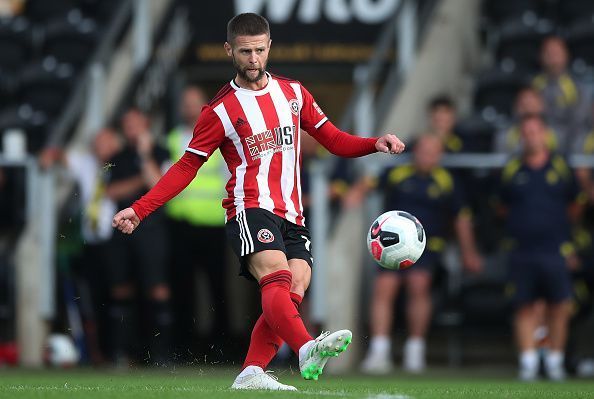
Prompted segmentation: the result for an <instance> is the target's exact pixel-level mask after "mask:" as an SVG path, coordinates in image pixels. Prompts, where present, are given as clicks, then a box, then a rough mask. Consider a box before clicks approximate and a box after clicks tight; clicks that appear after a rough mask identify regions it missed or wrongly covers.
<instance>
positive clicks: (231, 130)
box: [186, 73, 328, 225]
mask: <svg viewBox="0 0 594 399" xmlns="http://www.w3.org/2000/svg"><path fill="white" fill-rule="evenodd" d="M267 76H268V84H267V85H266V87H264V88H263V89H261V90H248V89H244V88H241V87H239V86H237V85H236V84H235V82H234V81H231V82H230V83H229V84H227V85H225V86H224V87H223V88H222V89H221V90H220V91H219V93H218V94H217V95H216V96H215V97H214V98H213V100H212V101H211V102H210V103H209V104H208V105H205V106H204V108H203V110H202V114H201V116H200V119H199V120H198V122H197V124H196V127H195V128H194V134H193V138H192V140H191V141H190V144H189V146H188V148H187V149H186V151H189V152H192V153H195V154H198V155H200V156H203V157H205V158H207V159H208V157H210V155H211V154H212V153H213V152H214V151H215V150H216V149H217V148H219V149H220V150H221V154H222V155H223V158H224V159H225V162H226V164H227V167H228V169H229V172H230V173H231V176H230V178H229V181H228V182H227V185H226V191H227V198H225V199H224V200H223V207H224V208H225V209H226V210H227V220H229V219H231V218H232V217H234V216H235V215H236V214H237V213H239V212H242V211H244V210H245V209H247V208H261V209H266V210H268V211H270V212H273V213H274V214H276V215H278V216H280V217H282V218H284V219H286V220H288V221H290V222H292V223H295V224H298V225H304V217H303V204H302V202H301V177H300V169H301V148H300V131H301V129H304V130H306V131H307V132H309V133H310V134H312V135H314V137H315V132H316V130H317V128H319V127H320V126H321V125H322V124H324V122H326V121H327V120H328V118H327V117H326V115H325V114H324V112H323V111H322V110H321V109H320V107H319V106H318V105H317V104H316V102H315V100H314V98H313V96H312V95H311V94H310V93H309V92H308V91H307V90H306V89H305V88H304V87H303V86H302V85H301V83H299V82H297V81H294V80H290V79H287V78H282V77H279V76H273V75H270V74H268V73H267Z"/></svg>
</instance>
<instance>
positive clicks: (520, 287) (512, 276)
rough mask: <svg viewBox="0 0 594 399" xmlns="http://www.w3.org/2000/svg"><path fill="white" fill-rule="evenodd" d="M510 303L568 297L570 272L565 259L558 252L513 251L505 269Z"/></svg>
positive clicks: (521, 303) (551, 300)
mask: <svg viewBox="0 0 594 399" xmlns="http://www.w3.org/2000/svg"><path fill="white" fill-rule="evenodd" d="M508 273H509V274H508V276H509V282H510V288H511V289H512V293H513V298H512V300H513V303H514V305H516V306H518V305H526V304H529V303H533V302H535V301H536V300H537V299H545V300H546V301H547V302H549V303H559V302H562V301H564V300H567V299H569V298H570V297H571V292H572V289H571V274H570V272H569V270H568V269H567V266H566V265H565V258H563V256H561V255H560V254H558V253H548V254H547V253H535V252H534V251H530V252H522V251H513V252H511V253H510V254H509V270H508Z"/></svg>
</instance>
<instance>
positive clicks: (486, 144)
mask: <svg viewBox="0 0 594 399" xmlns="http://www.w3.org/2000/svg"><path fill="white" fill-rule="evenodd" d="M454 131H455V132H456V134H457V135H458V136H459V137H460V138H461V139H462V141H463V142H464V150H465V151H467V152H491V150H492V148H493V135H494V134H495V126H494V125H493V124H492V123H491V122H488V121H486V120H485V119H484V118H483V117H482V116H480V115H473V116H471V117H468V118H465V119H463V120H461V121H460V122H458V124H457V125H456V127H455V128H454Z"/></svg>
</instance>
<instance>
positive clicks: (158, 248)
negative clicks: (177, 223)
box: [107, 214, 168, 293]
mask: <svg viewBox="0 0 594 399" xmlns="http://www.w3.org/2000/svg"><path fill="white" fill-rule="evenodd" d="M165 227H166V226H165V224H164V220H163V216H162V215H161V214H154V215H151V217H150V218H147V219H146V220H144V221H143V222H142V224H141V225H140V227H139V228H138V229H136V230H135V231H134V234H130V235H128V234H123V233H120V232H119V231H115V232H114V233H113V236H112V238H111V240H110V241H109V243H108V249H109V252H108V254H107V256H108V269H107V270H108V273H109V281H110V284H111V285H112V286H117V285H122V284H127V283H137V284H140V286H141V287H142V290H143V291H144V292H145V293H148V292H149V291H150V289H152V288H153V287H154V286H156V285H159V284H166V283H167V282H168V279H167V271H168V270H167V268H168V261H167V259H168V242H167V231H166V228H165Z"/></svg>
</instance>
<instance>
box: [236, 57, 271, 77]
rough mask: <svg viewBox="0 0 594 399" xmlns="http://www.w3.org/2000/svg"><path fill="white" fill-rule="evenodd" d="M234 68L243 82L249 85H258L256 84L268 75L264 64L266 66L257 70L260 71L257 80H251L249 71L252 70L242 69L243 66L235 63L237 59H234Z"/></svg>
mask: <svg viewBox="0 0 594 399" xmlns="http://www.w3.org/2000/svg"><path fill="white" fill-rule="evenodd" d="M233 66H234V67H235V70H236V71H237V74H238V75H239V77H240V78H242V79H243V80H245V81H246V82H248V83H256V82H258V81H259V80H260V79H262V78H263V77H264V75H265V74H266V64H264V66H263V67H262V68H257V69H258V75H256V77H255V78H251V77H250V76H249V75H248V73H247V70H248V69H250V68H248V67H242V66H241V65H239V64H238V63H237V61H235V57H233Z"/></svg>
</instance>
